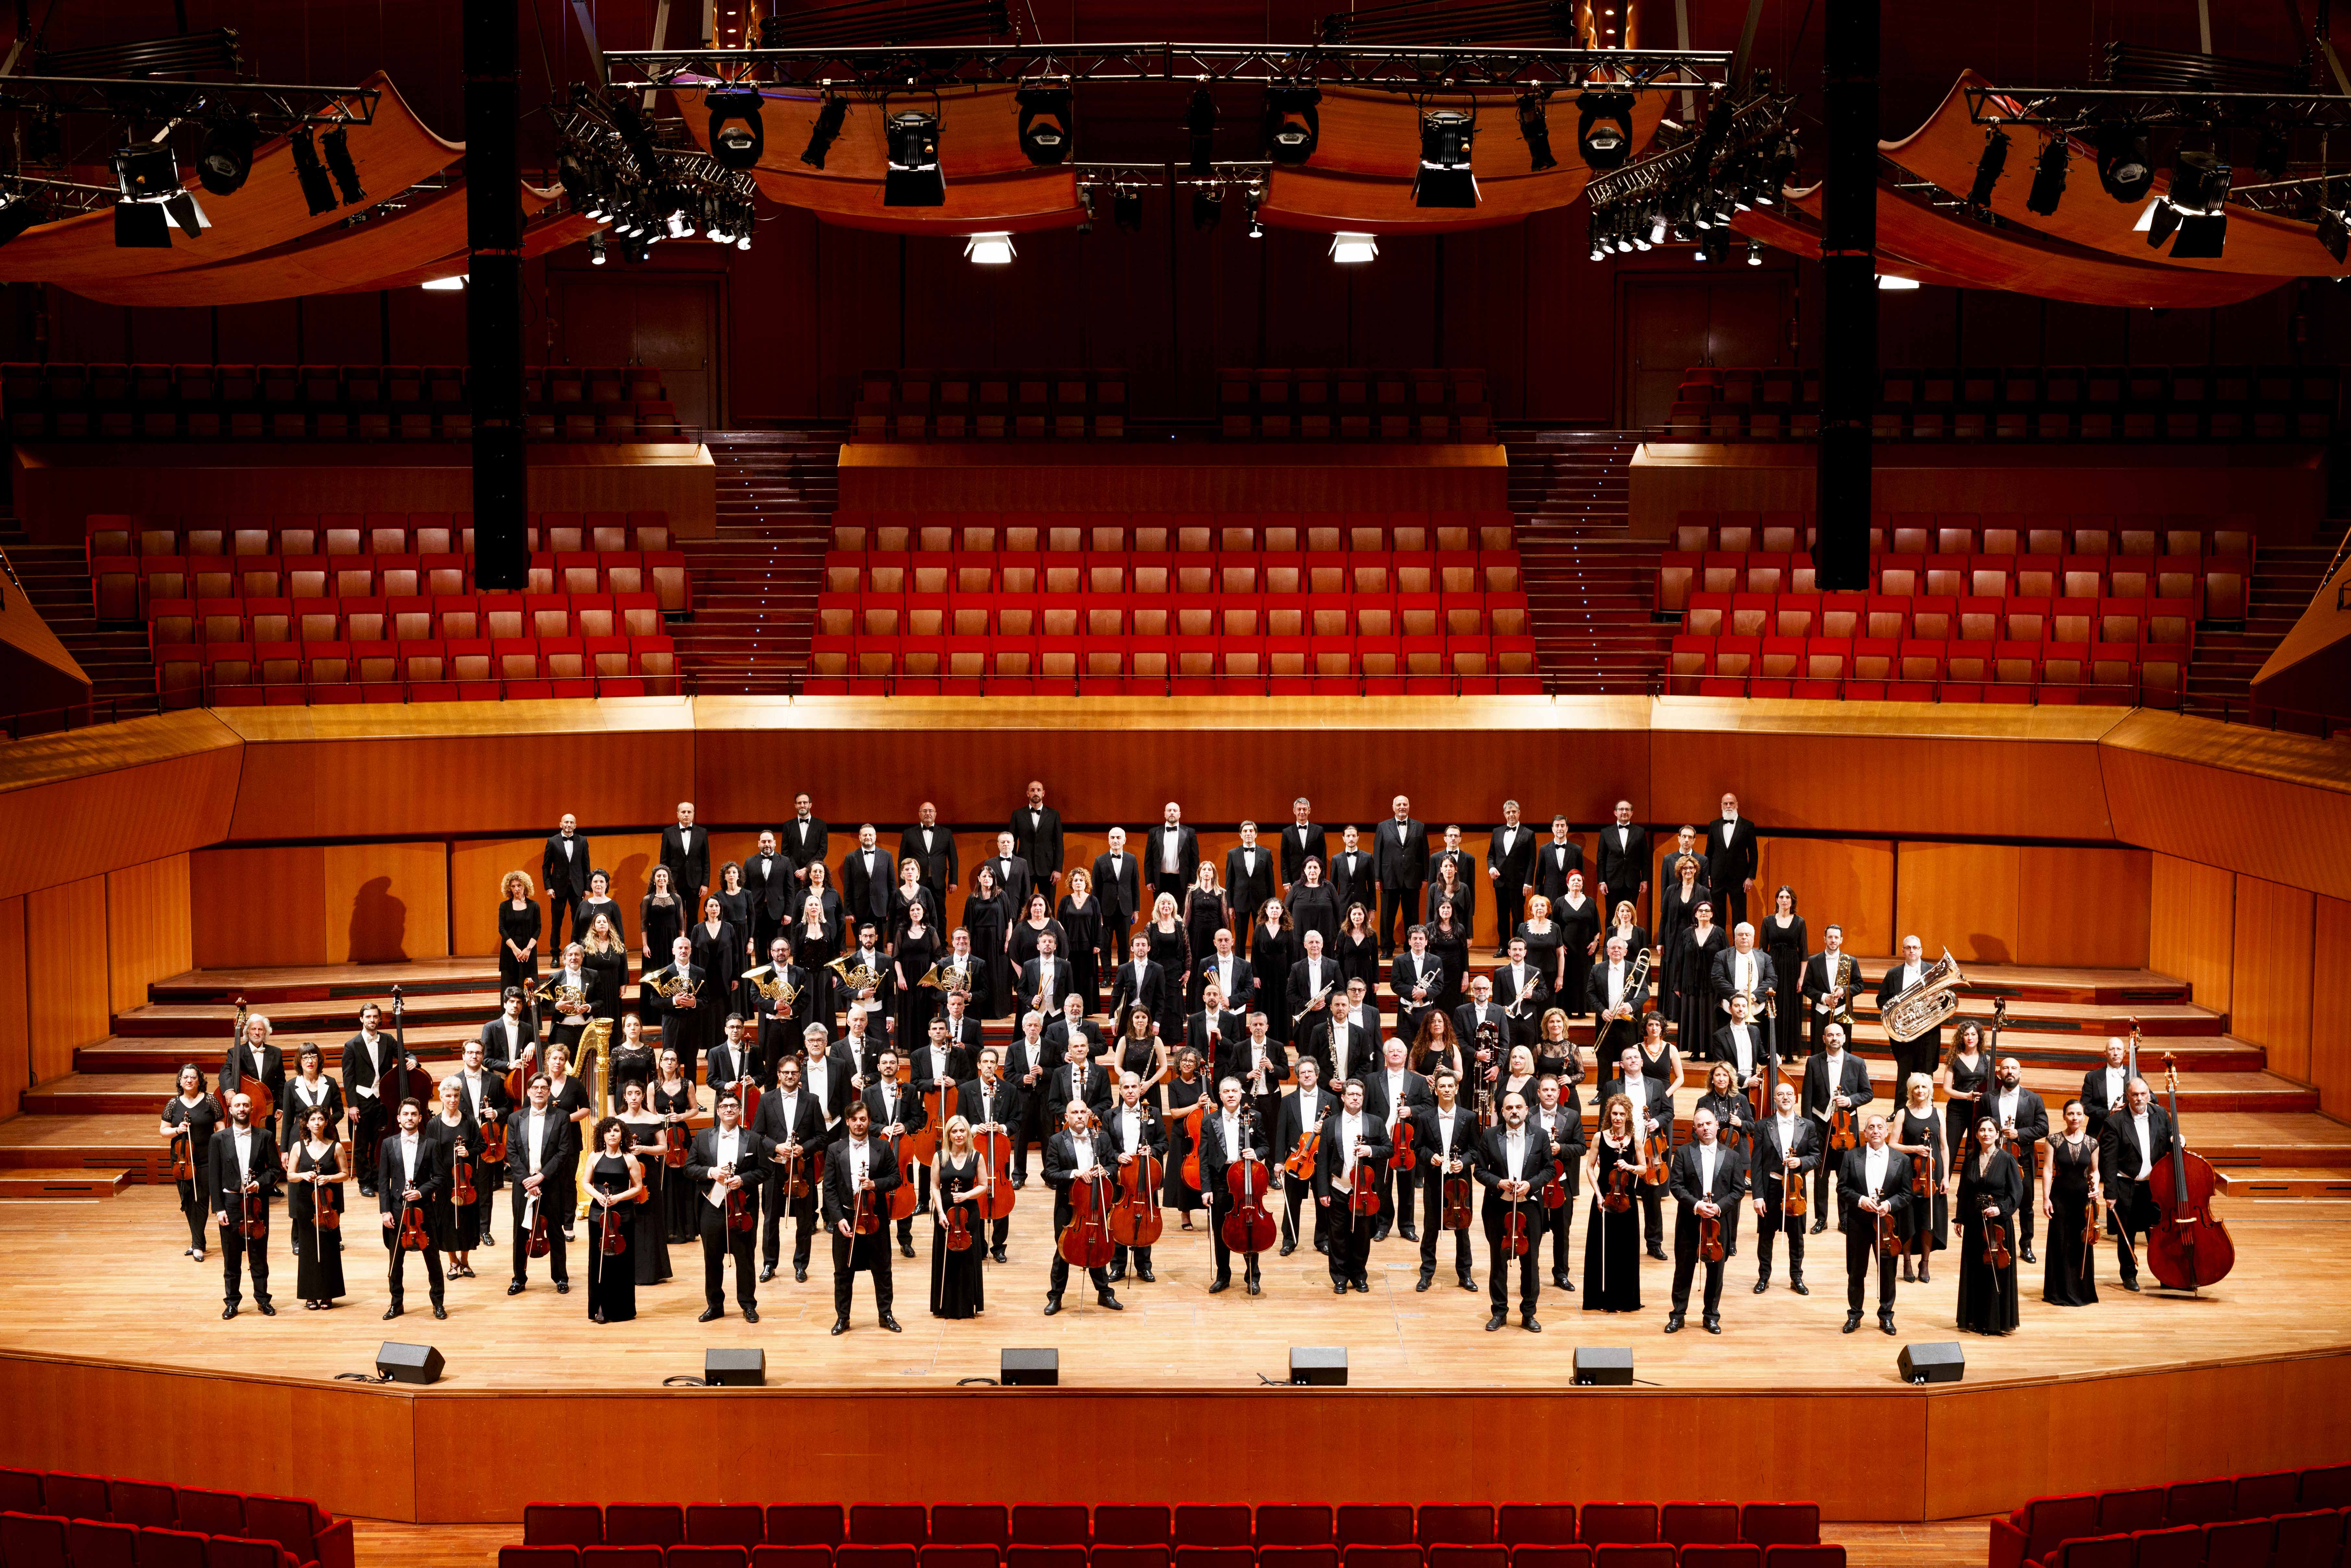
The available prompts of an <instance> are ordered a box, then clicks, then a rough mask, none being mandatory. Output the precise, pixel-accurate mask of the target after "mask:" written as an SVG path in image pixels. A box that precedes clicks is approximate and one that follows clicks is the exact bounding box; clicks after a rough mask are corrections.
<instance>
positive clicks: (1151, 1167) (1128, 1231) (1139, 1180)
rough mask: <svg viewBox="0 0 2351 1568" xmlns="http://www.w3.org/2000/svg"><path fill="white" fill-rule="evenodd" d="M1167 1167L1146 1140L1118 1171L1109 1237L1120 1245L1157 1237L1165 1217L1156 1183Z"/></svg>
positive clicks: (1143, 1242) (1140, 1244)
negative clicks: (1116, 1194)
mask: <svg viewBox="0 0 2351 1568" xmlns="http://www.w3.org/2000/svg"><path fill="white" fill-rule="evenodd" d="M1166 1174H1167V1167H1166V1166H1165V1164H1163V1163H1162V1162H1161V1160H1160V1158H1159V1156H1158V1155H1155V1154H1153V1153H1152V1152H1151V1145H1149V1144H1147V1143H1144V1144H1138V1145H1135V1149H1134V1158H1133V1159H1131V1160H1129V1161H1128V1162H1127V1163H1126V1164H1125V1166H1123V1167H1122V1168H1121V1169H1120V1171H1119V1173H1118V1185H1119V1199H1118V1206H1117V1207H1115V1208H1113V1210H1112V1211H1111V1217H1110V1234H1111V1239H1112V1240H1113V1241H1115V1242H1117V1243H1118V1244H1119V1245H1120V1246H1121V1247H1148V1246H1150V1245H1151V1244H1152V1243H1153V1242H1155V1241H1157V1240H1158V1239H1159V1233H1160V1232H1161V1230H1163V1229H1164V1228H1165V1227H1166V1223H1167V1222H1166V1220H1165V1218H1163V1217H1162V1216H1161V1214H1160V1212H1159V1184H1160V1181H1161V1180H1162V1179H1163V1178H1164V1177H1165V1176H1166Z"/></svg>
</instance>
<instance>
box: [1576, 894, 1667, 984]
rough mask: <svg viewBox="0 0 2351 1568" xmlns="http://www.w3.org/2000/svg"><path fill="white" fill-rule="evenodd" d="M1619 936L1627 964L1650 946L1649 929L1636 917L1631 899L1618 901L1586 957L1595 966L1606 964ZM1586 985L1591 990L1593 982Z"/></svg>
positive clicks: (1662, 975)
mask: <svg viewBox="0 0 2351 1568" xmlns="http://www.w3.org/2000/svg"><path fill="white" fill-rule="evenodd" d="M1619 936H1622V937H1623V938H1624V939H1625V962H1626V963H1627V964H1629V963H1631V962H1632V961H1633V960H1634V959H1635V958H1637V957H1639V956H1641V954H1642V952H1643V951H1644V950H1645V949H1646V948H1647V947H1648V946H1649V928H1648V927H1647V926H1646V925H1642V924H1641V923H1640V922H1639V921H1638V920H1637V919H1635V917H1634V910H1633V901H1632V900H1631V899H1629V898H1620V899H1618V900H1617V901H1616V907H1615V909H1614V911H1613V912H1612V913H1611V915H1610V916H1609V921H1608V925H1607V926H1606V927H1605V928H1604V930H1603V931H1602V932H1601V933H1600V936H1599V939H1598V940H1597V941H1596V942H1594V943H1593V944H1592V951H1591V952H1590V953H1589V954H1588V955H1586V956H1588V957H1590V958H1591V960H1592V962H1593V963H1594V964H1605V963H1606V962H1608V944H1609V943H1611V942H1613V941H1614V940H1615V939H1616V938H1617V937H1619ZM1652 978H1654V979H1659V980H1662V979H1663V978H1665V976H1664V974H1663V973H1662V972H1660V973H1658V974H1656V975H1655V976H1653V977H1652ZM1584 984H1585V988H1587V989H1589V988H1590V985H1591V982H1590V981H1589V980H1588V979H1587V980H1586V981H1585V982H1584Z"/></svg>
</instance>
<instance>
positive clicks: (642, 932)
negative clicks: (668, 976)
mask: <svg viewBox="0 0 2351 1568" xmlns="http://www.w3.org/2000/svg"><path fill="white" fill-rule="evenodd" d="M692 918H693V916H692V915H689V914H688V913H687V911H686V907H685V904H684V900H683V899H681V898H679V896H678V894H677V890H676V889H675V888H674V887H672V886H671V885H670V874H669V867H667V866H665V865H657V866H655V867H653V886H652V887H650V888H648V889H647V890H646V892H645V896H644V898H643V900H642V901H641V902H640V903H639V904H637V951H638V953H639V954H641V955H642V956H643V958H644V964H645V967H646V968H648V969H658V968H660V967H662V966H663V965H664V964H666V963H668V962H669V959H670V944H671V943H673V942H674V941H676V940H677V936H678V933H679V932H681V931H684V929H685V923H686V922H687V921H688V920H690V919H692Z"/></svg>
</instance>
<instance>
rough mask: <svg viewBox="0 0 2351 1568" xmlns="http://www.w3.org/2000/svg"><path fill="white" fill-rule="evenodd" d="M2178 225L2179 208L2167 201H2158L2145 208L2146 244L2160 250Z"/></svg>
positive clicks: (2149, 247) (2151, 248) (2150, 247)
mask: <svg viewBox="0 0 2351 1568" xmlns="http://www.w3.org/2000/svg"><path fill="white" fill-rule="evenodd" d="M2178 229H2179V208H2178V207H2175V206H2173V205H2172V204H2170V203H2169V202H2158V203H2156V204H2154V205H2153V206H2151V207H2149V208H2148V209H2147V248H2148V249H2150V250H2161V249H2162V248H2163V242H2164V241H2165V240H2168V239H2169V238H2170V237H2171V236H2172V235H2173V233H2174V232H2175V231H2177V230H2178Z"/></svg>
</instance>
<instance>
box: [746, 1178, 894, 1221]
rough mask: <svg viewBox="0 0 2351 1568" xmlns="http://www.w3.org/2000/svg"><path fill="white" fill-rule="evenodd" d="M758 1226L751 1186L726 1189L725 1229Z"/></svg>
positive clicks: (757, 1215)
mask: <svg viewBox="0 0 2351 1568" xmlns="http://www.w3.org/2000/svg"><path fill="white" fill-rule="evenodd" d="M722 1168H723V1169H724V1170H725V1171H726V1174H727V1175H728V1176H733V1175H734V1174H735V1167H734V1166H724V1167H722ZM906 1185H907V1186H913V1185H914V1183H913V1181H912V1180H911V1179H909V1180H908V1182H907V1184H906ZM758 1226H759V1211H758V1209H757V1208H756V1207H753V1206H752V1202H751V1184H750V1183H749V1182H745V1183H744V1184H743V1185H742V1186H730V1187H728V1188H727V1189H726V1228H727V1229H729V1230H756V1229H758Z"/></svg>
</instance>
